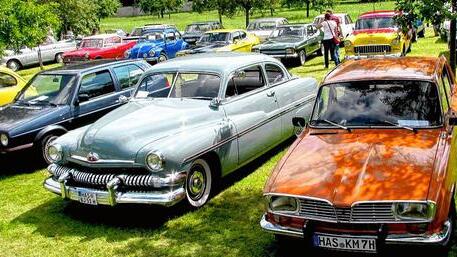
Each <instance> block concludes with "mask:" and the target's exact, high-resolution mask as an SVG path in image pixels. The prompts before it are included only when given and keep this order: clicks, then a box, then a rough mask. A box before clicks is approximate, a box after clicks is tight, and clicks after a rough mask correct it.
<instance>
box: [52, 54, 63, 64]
mask: <svg viewBox="0 0 457 257" xmlns="http://www.w3.org/2000/svg"><path fill="white" fill-rule="evenodd" d="M54 60H55V62H56V63H63V53H57V54H56V57H55V58H54Z"/></svg>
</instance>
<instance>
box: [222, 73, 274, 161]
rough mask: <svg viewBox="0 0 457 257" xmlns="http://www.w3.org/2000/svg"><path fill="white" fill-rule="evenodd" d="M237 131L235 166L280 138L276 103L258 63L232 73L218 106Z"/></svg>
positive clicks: (262, 151)
mask: <svg viewBox="0 0 457 257" xmlns="http://www.w3.org/2000/svg"><path fill="white" fill-rule="evenodd" d="M221 106H222V108H223V109H224V111H225V113H226V115H227V118H228V119H229V120H230V122H232V123H233V124H234V125H235V127H236V130H237V134H238V135H239V137H238V153H239V154H238V155H239V158H238V163H239V164H243V163H246V162H248V161H250V160H252V159H253V158H256V157H257V156H259V155H260V154H262V153H264V152H266V151H268V150H269V149H271V148H272V147H274V146H275V145H276V144H277V143H278V142H279V141H280V138H281V119H280V118H278V117H275V114H277V111H278V103H277V101H276V95H275V91H274V89H269V88H268V87H267V83H266V80H265V75H264V71H263V68H262V66H261V64H258V65H252V66H248V67H245V68H243V69H240V70H238V71H236V72H233V73H232V74H231V75H230V77H229V80H228V82H227V85H226V88H225V100H224V102H223V104H222V105H221Z"/></svg>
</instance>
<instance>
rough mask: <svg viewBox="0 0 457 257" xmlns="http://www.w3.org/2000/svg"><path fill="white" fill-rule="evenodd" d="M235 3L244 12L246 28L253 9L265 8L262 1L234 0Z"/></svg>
mask: <svg viewBox="0 0 457 257" xmlns="http://www.w3.org/2000/svg"><path fill="white" fill-rule="evenodd" d="M235 3H236V4H237V5H238V6H239V7H240V8H241V9H243V10H244V15H245V21H246V27H247V26H248V25H249V17H250V14H251V11H252V10H253V9H254V8H258V9H262V8H264V6H265V2H264V1H263V0H235Z"/></svg>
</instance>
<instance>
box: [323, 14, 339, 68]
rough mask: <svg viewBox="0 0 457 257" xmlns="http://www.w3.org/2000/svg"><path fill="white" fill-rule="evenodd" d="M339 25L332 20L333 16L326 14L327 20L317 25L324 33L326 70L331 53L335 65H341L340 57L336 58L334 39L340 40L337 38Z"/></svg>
mask: <svg viewBox="0 0 457 257" xmlns="http://www.w3.org/2000/svg"><path fill="white" fill-rule="evenodd" d="M337 27H338V26H337V24H336V22H335V21H333V20H331V15H330V14H328V13H326V14H325V20H324V21H323V22H322V23H320V24H318V25H317V28H318V29H322V30H323V31H324V39H323V40H322V44H323V45H324V53H323V54H324V64H325V68H328V65H329V58H328V57H329V53H330V56H332V57H333V58H332V59H333V60H334V61H335V65H338V64H339V63H340V60H339V57H338V56H336V52H335V46H336V44H335V42H334V38H338V36H337V34H336V33H337Z"/></svg>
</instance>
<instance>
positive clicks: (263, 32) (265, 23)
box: [247, 18, 289, 42]
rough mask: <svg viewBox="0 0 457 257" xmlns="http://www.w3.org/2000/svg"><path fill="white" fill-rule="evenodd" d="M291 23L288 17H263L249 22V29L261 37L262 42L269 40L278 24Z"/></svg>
mask: <svg viewBox="0 0 457 257" xmlns="http://www.w3.org/2000/svg"><path fill="white" fill-rule="evenodd" d="M286 24H289V22H288V21H287V19H286V18H262V19H256V20H254V21H252V22H250V23H249V25H248V27H247V31H248V32H249V33H252V34H254V35H256V36H257V37H259V39H260V41H261V42H264V41H265V40H267V38H268V37H269V36H270V35H271V33H272V32H273V30H275V29H276V28H277V27H278V26H281V25H286Z"/></svg>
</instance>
